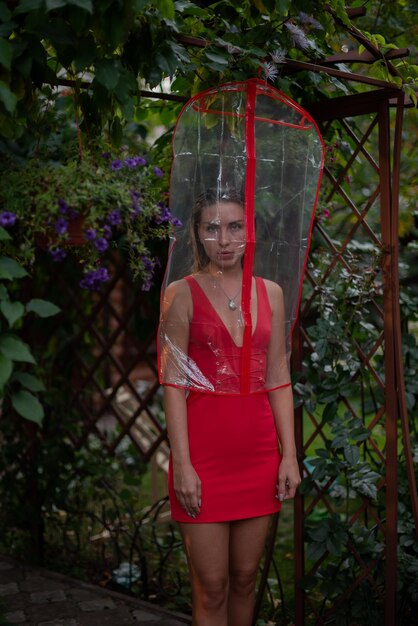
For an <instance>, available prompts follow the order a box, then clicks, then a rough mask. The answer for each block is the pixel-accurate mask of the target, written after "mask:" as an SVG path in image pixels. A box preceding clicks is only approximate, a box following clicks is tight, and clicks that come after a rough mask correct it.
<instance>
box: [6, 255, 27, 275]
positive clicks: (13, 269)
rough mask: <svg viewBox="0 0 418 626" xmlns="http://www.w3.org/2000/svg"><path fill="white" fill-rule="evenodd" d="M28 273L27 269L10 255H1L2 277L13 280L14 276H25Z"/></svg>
mask: <svg viewBox="0 0 418 626" xmlns="http://www.w3.org/2000/svg"><path fill="white" fill-rule="evenodd" d="M27 275H28V273H27V271H26V270H25V269H23V267H22V266H21V265H20V264H19V263H17V261H15V260H14V259H11V258H10V257H8V256H2V257H0V278H4V279H5V280H13V279H14V278H23V277H24V276H27Z"/></svg>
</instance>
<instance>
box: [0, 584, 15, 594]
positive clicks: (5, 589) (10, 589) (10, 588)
mask: <svg viewBox="0 0 418 626" xmlns="http://www.w3.org/2000/svg"><path fill="white" fill-rule="evenodd" d="M15 593H19V587H18V586H17V584H16V583H6V584H5V585H0V596H1V597H4V596H12V595H14V594H15Z"/></svg>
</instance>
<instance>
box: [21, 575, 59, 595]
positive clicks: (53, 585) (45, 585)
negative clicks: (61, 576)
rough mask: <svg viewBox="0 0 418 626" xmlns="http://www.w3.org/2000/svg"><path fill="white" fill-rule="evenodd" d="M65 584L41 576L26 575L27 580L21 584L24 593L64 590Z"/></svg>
mask: <svg viewBox="0 0 418 626" xmlns="http://www.w3.org/2000/svg"><path fill="white" fill-rule="evenodd" d="M63 586H64V585H63V583H62V582H60V581H58V580H51V579H49V578H46V577H44V576H40V575H39V574H32V573H29V574H26V577H25V580H24V581H22V582H21V583H20V588H21V590H22V591H28V592H29V593H32V592H36V591H53V590H55V589H62V588H63Z"/></svg>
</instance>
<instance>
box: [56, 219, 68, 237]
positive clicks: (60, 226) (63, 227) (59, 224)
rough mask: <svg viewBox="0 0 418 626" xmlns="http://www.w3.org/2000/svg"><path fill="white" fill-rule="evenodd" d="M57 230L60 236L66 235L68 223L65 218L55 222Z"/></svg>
mask: <svg viewBox="0 0 418 626" xmlns="http://www.w3.org/2000/svg"><path fill="white" fill-rule="evenodd" d="M55 230H56V231H57V233H58V234H59V235H64V234H65V233H66V232H67V230H68V222H67V220H65V219H64V218H63V217H60V218H59V219H58V220H57V221H56V222H55Z"/></svg>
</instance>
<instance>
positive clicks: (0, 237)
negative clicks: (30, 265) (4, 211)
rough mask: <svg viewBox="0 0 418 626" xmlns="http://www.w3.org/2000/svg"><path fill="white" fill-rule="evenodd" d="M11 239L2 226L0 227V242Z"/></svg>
mask: <svg viewBox="0 0 418 626" xmlns="http://www.w3.org/2000/svg"><path fill="white" fill-rule="evenodd" d="M11 239H12V238H11V237H10V235H9V233H8V232H7V230H6V229H5V228H3V226H0V241H10V240H11Z"/></svg>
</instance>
